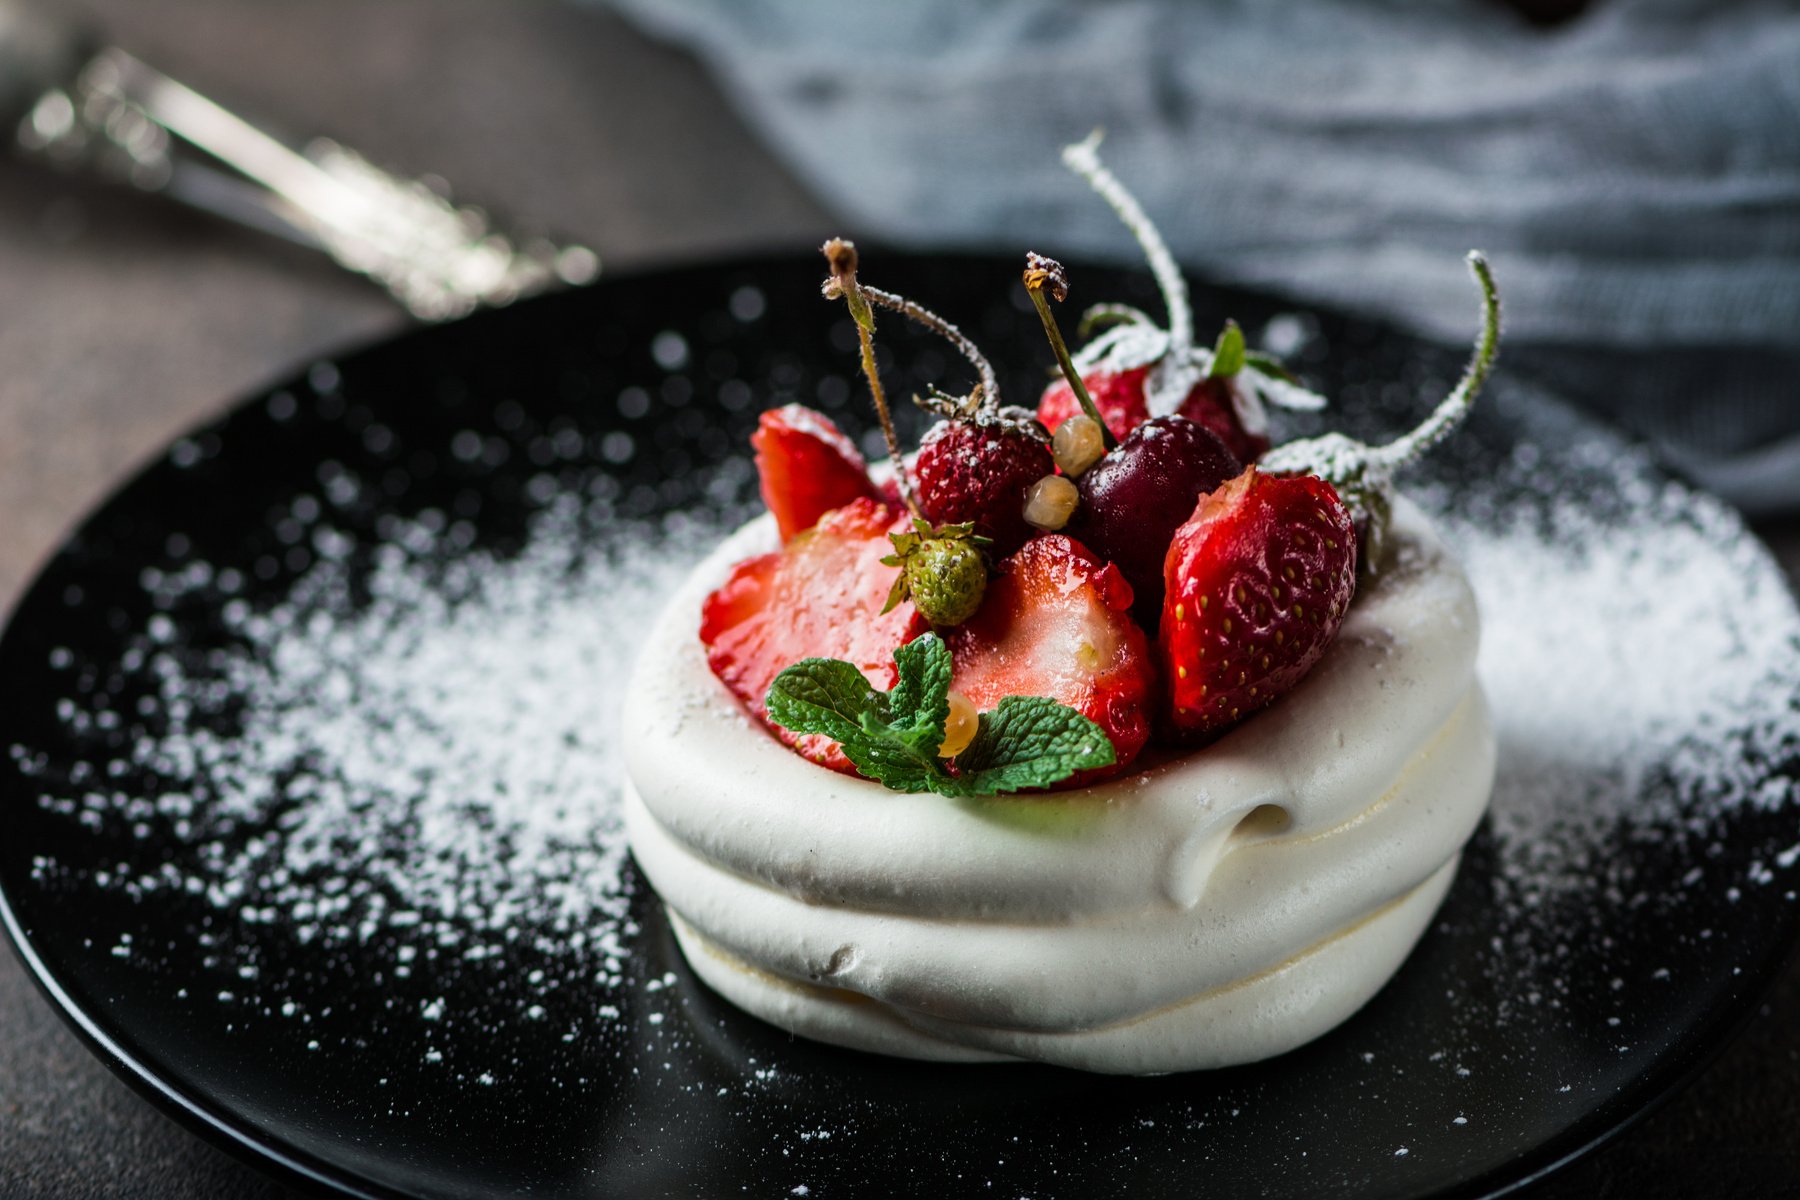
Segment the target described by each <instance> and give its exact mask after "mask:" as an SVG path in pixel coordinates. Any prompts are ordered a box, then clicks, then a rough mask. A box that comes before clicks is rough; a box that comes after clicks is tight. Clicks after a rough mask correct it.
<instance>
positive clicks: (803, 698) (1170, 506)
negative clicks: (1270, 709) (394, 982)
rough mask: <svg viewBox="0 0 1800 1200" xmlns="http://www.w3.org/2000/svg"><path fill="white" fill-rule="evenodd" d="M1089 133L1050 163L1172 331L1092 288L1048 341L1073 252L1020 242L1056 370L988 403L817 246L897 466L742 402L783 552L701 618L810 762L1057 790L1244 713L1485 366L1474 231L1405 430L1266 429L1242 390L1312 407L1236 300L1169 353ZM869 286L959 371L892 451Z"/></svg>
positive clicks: (1160, 247)
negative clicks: (1432, 395) (1468, 336)
mask: <svg viewBox="0 0 1800 1200" xmlns="http://www.w3.org/2000/svg"><path fill="white" fill-rule="evenodd" d="M1094 145H1095V143H1094V142H1093V141H1092V140H1090V141H1089V142H1087V143H1084V144H1082V145H1079V146H1072V147H1070V148H1069V149H1068V150H1067V151H1066V152H1065V154H1064V160H1065V161H1066V162H1068V163H1069V164H1070V165H1071V166H1072V167H1073V168H1074V169H1075V170H1077V171H1078V172H1080V173H1081V174H1082V175H1084V176H1085V177H1086V178H1087V179H1088V180H1089V182H1090V183H1092V184H1093V185H1094V187H1095V189H1096V190H1097V191H1099V192H1100V194H1101V195H1102V196H1104V197H1105V198H1106V199H1107V201H1108V202H1109V203H1110V204H1112V206H1113V207H1114V209H1115V210H1117V211H1118V213H1119V214H1120V216H1121V217H1122V218H1123V219H1124V220H1125V223H1126V224H1127V225H1128V226H1130V228H1131V229H1132V232H1133V233H1134V234H1136V235H1137V237H1138V240H1139V242H1140V243H1141V244H1142V245H1143V247H1144V251H1145V253H1146V255H1147V256H1148V257H1149V259H1150V264H1151V268H1152V270H1153V271H1154V273H1155V275H1156V278H1157V282H1158V284H1159V286H1160V287H1161V289H1162V292H1163V296H1164V299H1165V301H1166V303H1167V304H1168V309H1169V328H1168V329H1167V330H1163V329H1160V328H1158V327H1157V326H1156V325H1155V324H1154V322H1153V321H1152V320H1151V318H1150V317H1148V316H1147V315H1145V314H1144V313H1142V312H1140V311H1138V310H1136V309H1132V308H1127V307H1125V306H1122V305H1102V306H1099V307H1097V308H1096V309H1094V310H1092V311H1091V312H1090V314H1089V318H1088V320H1087V321H1084V322H1083V325H1084V328H1085V327H1086V326H1087V325H1088V324H1089V323H1091V322H1092V321H1094V320H1096V319H1098V320H1105V321H1110V322H1112V323H1114V325H1115V327H1114V328H1112V329H1110V330H1107V331H1106V332H1104V333H1102V334H1101V335H1100V336H1099V337H1097V338H1096V339H1095V340H1094V341H1093V342H1092V343H1090V345H1089V346H1088V348H1087V349H1086V350H1084V351H1083V353H1082V356H1081V357H1080V358H1079V359H1076V358H1072V357H1071V356H1070V354H1069V351H1068V347H1067V346H1066V345H1065V344H1064V343H1063V340H1062V333H1061V331H1060V329H1059V327H1058V325H1057V322H1056V318H1055V316H1054V315H1053V313H1052V311H1051V302H1052V301H1057V302H1060V301H1063V300H1066V299H1067V298H1068V291H1069V281H1068V273H1067V272H1066V271H1065V270H1064V269H1063V267H1062V265H1061V264H1060V263H1058V262H1056V261H1055V260H1054V259H1049V258H1045V257H1043V256H1041V255H1038V254H1030V255H1027V256H1026V265H1025V273H1024V282H1025V288H1026V292H1027V294H1028V295H1029V296H1030V298H1031V301H1032V304H1033V307H1034V308H1035V309H1036V310H1037V313H1038V317H1039V319H1040V320H1041V321H1042V323H1043V326H1044V332H1045V336H1046V337H1047V338H1048V340H1049V342H1050V346H1051V349H1052V351H1053V352H1054V353H1055V355H1056V359H1057V364H1058V366H1059V367H1060V368H1061V370H1062V375H1063V382H1062V383H1060V384H1058V385H1056V386H1054V387H1052V388H1051V389H1049V391H1047V392H1046V393H1045V395H1044V399H1043V402H1042V405H1041V407H1040V410H1039V411H1040V413H1041V414H1042V415H1043V417H1044V420H1043V421H1042V422H1040V421H1039V420H1038V419H1037V418H1036V417H1035V416H1034V415H1033V414H1032V413H1030V412H1027V411H1025V410H1023V409H1018V408H1008V407H1003V406H1002V405H1001V403H1000V387H999V382H998V379H997V377H996V374H995V372H994V369H993V367H992V366H991V365H990V364H989V363H988V361H987V359H986V358H985V357H983V356H982V354H981V352H980V351H979V350H978V349H976V347H975V346H974V344H973V343H971V342H970V341H969V339H968V338H967V337H965V336H963V334H962V332H961V331H960V330H958V329H957V328H956V326H954V325H952V324H950V323H949V322H948V321H945V320H944V319H943V318H942V317H940V316H938V315H937V314H936V313H933V312H931V311H930V310H929V309H926V308H924V307H923V306H921V305H919V304H917V303H915V302H914V301H912V300H909V299H907V298H905V297H903V296H898V295H895V294H893V293H891V292H884V291H881V290H880V289H878V288H872V287H868V286H866V285H864V284H862V283H860V282H859V281H858V279H857V256H856V249H855V247H854V246H852V245H851V244H850V243H849V242H846V241H842V240H833V241H830V242H827V243H826V244H825V247H824V252H825V257H826V260H827V261H828V262H829V264H830V267H831V277H830V278H829V279H828V280H827V281H826V282H825V285H824V293H825V295H826V297H827V298H828V299H833V300H842V301H844V302H845V304H846V305H847V306H848V308H849V310H850V314H851V316H852V318H853V320H854V321H855V323H856V329H857V337H858V341H859V343H860V346H861V351H862V366H863V373H864V375H865V377H866V378H867V380H868V384H869V393H870V396H871V398H872V399H873V401H874V404H875V411H876V414H877V416H878V417H879V418H880V420H881V427H882V433H883V435H884V437H885V438H886V440H887V449H888V455H889V458H890V461H891V463H892V465H893V468H894V469H893V471H892V473H891V475H890V476H889V477H887V478H885V479H884V480H883V481H882V482H881V483H879V484H877V483H876V482H874V481H872V479H871V477H870V475H869V471H868V468H867V466H866V465H865V464H864V462H863V460H862V458H861V456H860V455H858V453H857V451H856V448H855V446H854V445H852V444H851V442H850V441H849V439H847V438H846V437H844V435H843V434H842V433H841V432H839V430H838V429H837V427H836V426H834V425H833V424H832V423H831V422H830V421H829V420H828V419H826V418H825V417H824V416H822V415H820V414H818V413H815V412H812V411H811V410H809V409H806V408H803V407H801V406H799V405H788V406H786V407H785V408H780V409H776V410H775V411H773V412H770V413H766V414H764V416H763V418H762V421H761V424H760V425H759V427H758V429H757V432H756V434H755V435H754V437H753V438H752V442H753V444H754V445H755V447H756V462H757V469H758V471H759V473H760V476H761V480H762V490H763V497H764V499H765V500H766V501H767V503H768V506H769V508H770V510H771V512H773V513H774V515H775V518H776V523H777V525H778V527H779V528H780V530H781V534H782V538H783V541H784V545H783V548H782V549H781V550H779V551H777V552H776V553H773V554H765V555H762V556H760V557H757V558H752V559H749V560H747V561H745V562H742V563H739V564H738V565H737V566H736V567H735V568H733V570H732V572H731V575H730V577H729V578H728V579H727V580H726V582H725V584H724V585H723V586H721V587H720V588H719V589H718V590H717V591H715V592H713V593H712V594H711V595H710V596H708V597H707V598H706V601H705V604H704V607H703V611H702V617H701V629H700V637H701V640H702V641H703V642H704V644H705V646H706V652H707V661H708V663H709V664H710V665H711V667H712V670H713V672H714V674H716V675H717V676H718V677H719V678H720V679H721V680H722V681H724V683H725V684H726V686H727V687H728V688H730V690H731V691H732V692H733V693H734V694H736V695H737V697H738V698H739V699H740V700H742V701H743V703H744V705H745V707H746V708H747V709H749V711H750V712H751V713H753V714H754V715H756V716H757V717H758V718H760V719H762V720H764V721H766V722H768V723H769V724H770V725H771V726H772V727H773V729H774V732H775V734H776V736H778V737H779V738H780V739H781V740H782V741H784V742H787V743H788V744H789V745H791V746H793V747H794V748H795V749H797V750H798V751H799V752H800V753H801V754H803V755H805V756H806V757H808V758H811V759H813V760H814V761H816V762H819V763H822V764H824V765H826V766H829V767H832V768H834V769H836V770H839V771H845V772H855V773H859V774H861V775H863V776H865V777H867V778H869V779H873V780H876V781H878V782H880V783H882V784H884V785H885V786H887V787H889V788H893V789H896V790H900V791H933V792H938V793H940V794H943V795H946V796H981V795H993V794H996V793H1001V792H1016V791H1022V790H1031V789H1040V788H1046V787H1068V786H1079V785H1082V784H1087V783H1091V782H1095V781H1097V780H1100V779H1104V778H1107V777H1109V776H1112V775H1115V774H1117V773H1119V772H1121V771H1123V770H1125V769H1126V768H1127V767H1129V766H1130V765H1131V763H1132V762H1133V761H1134V760H1135V759H1136V758H1137V756H1138V754H1139V753H1140V751H1142V749H1143V748H1144V746H1145V745H1146V743H1147V742H1148V741H1149V739H1150V737H1151V734H1152V732H1153V726H1154V727H1155V730H1156V731H1159V732H1161V733H1162V735H1163V736H1164V738H1165V739H1166V740H1168V741H1170V742H1192V741H1194V740H1198V739H1204V738H1208V737H1211V736H1215V735H1217V734H1218V733H1219V732H1221V731H1222V730H1224V729H1226V728H1228V727H1229V726H1231V725H1233V724H1235V723H1237V722H1238V721H1241V720H1243V719H1244V718H1246V717H1248V716H1250V715H1251V714H1252V713H1255V712H1257V711H1258V710H1260V709H1262V708H1265V707H1267V706H1268V705H1269V704H1271V703H1273V702H1274V701H1275V700H1277V699H1279V698H1280V697H1281V696H1282V695H1284V694H1286V693H1287V692H1289V691H1291V690H1292V689H1293V688H1294V687H1295V686H1296V685H1297V684H1298V683H1299V682H1300V681H1301V679H1303V678H1304V677H1305V675H1306V673H1307V672H1308V671H1310V670H1311V669H1312V668H1313V666H1314V665H1315V664H1317V663H1318V662H1319V660H1320V659H1321V658H1322V657H1323V656H1324V655H1325V653H1326V651H1327V649H1328V648H1329V647H1330V645H1331V642H1332V641H1333V639H1334V638H1335V637H1336V636H1337V634H1338V630H1339V628H1340V626H1341V625H1342V624H1343V621H1344V617H1345V614H1346V613H1347V611H1348V610H1349V607H1350V603H1351V601H1352V598H1353V597H1354V595H1355V592H1356V587H1357V581H1358V572H1359V570H1362V571H1370V572H1372V571H1373V570H1375V569H1376V568H1377V567H1378V565H1379V563H1380V560H1381V554H1382V537H1383V533H1384V530H1385V528H1386V524H1387V520H1388V513H1389V507H1390V503H1391V489H1392V481H1393V477H1394V475H1395V473H1396V472H1397V471H1399V470H1400V469H1401V468H1402V467H1404V466H1406V465H1407V464H1408V463H1410V462H1412V461H1413V460H1414V459H1416V458H1417V457H1419V455H1421V454H1423V453H1424V452H1425V451H1426V450H1427V449H1429V448H1430V447H1431V446H1433V445H1435V444H1436V443H1437V442H1438V441H1439V440H1441V439H1442V438H1443V437H1445V436H1446V435H1447V434H1448V433H1449V432H1450V431H1451V430H1452V429H1453V428H1455V426H1456V425H1457V424H1458V423H1460V422H1461V421H1462V419H1463V418H1464V416H1465V415H1466V414H1467V412H1468V410H1469V407H1470V405H1471V404H1472V402H1473V400H1474V398H1475V395H1476V393H1477V392H1478V391H1479V390H1480V388H1481V386H1482V383H1483V382H1484V381H1485V379H1486V378H1487V375H1488V372H1489V371H1490V369H1491V367H1492V365H1493V362H1494V357H1495V354H1496V352H1497V347H1498V339H1499V320H1500V310H1499V298H1498V296H1497V294H1496V292H1495V290H1494V281H1493V277H1492V275H1491V273H1490V272H1489V270H1488V265H1487V262H1486V260H1485V259H1484V258H1483V257H1482V256H1481V255H1480V254H1478V253H1471V254H1470V256H1469V265H1470V268H1471V269H1472V270H1473V272H1474V274H1475V278H1476V281H1477V282H1478V283H1479V285H1480V287H1481V293H1482V331H1481V335H1480V338H1479V339H1478V341H1477V343H1476V347H1475V351H1474V354H1473V356H1472V358H1471V360H1470V362H1469V365H1468V367H1467V368H1466V369H1465V371H1464V373H1463V377H1462V379H1461V380H1460V381H1459V382H1458V384H1457V386H1456V388H1455V389H1454V390H1453V391H1452V392H1451V393H1450V395H1449V396H1448V397H1446V398H1445V399H1444V401H1443V402H1442V403H1440V404H1439V405H1438V406H1437V408H1436V409H1435V410H1434V411H1433V412H1432V413H1431V415H1430V416H1428V417H1427V418H1426V420H1425V421H1424V422H1423V423H1422V424H1421V425H1420V426H1419V427H1418V428H1417V429H1415V430H1414V431H1413V432H1411V433H1410V434H1407V435H1405V436H1404V437H1401V438H1399V439H1397V440H1396V441H1394V442H1392V443H1391V444H1389V445H1386V446H1368V445H1364V444H1363V443H1361V442H1357V441H1354V440H1352V439H1350V438H1347V437H1344V436H1343V435H1341V434H1327V435H1325V436H1323V437H1317V438H1312V439H1308V440H1305V441H1299V442H1290V443H1288V444H1286V445H1283V446H1278V447H1276V448H1274V449H1268V439H1267V436H1266V432H1265V429H1266V424H1265V421H1264V415H1263V402H1264V400H1270V401H1271V402H1275V403H1280V404H1284V405H1287V406H1289V407H1295V408H1310V407H1317V406H1318V405H1320V404H1322V403H1323V401H1321V400H1319V398H1318V397H1316V396H1314V395H1312V394H1311V393H1310V392H1306V391H1304V390H1303V389H1301V388H1300V387H1299V386H1298V385H1297V384H1295V383H1294V382H1293V381H1292V377H1291V376H1288V375H1287V374H1286V372H1285V371H1284V370H1283V369H1282V368H1281V366H1280V364H1278V363H1276V362H1274V361H1273V360H1271V359H1269V358H1267V357H1266V356H1263V355H1259V354H1257V353H1255V352H1253V351H1251V350H1250V349H1249V348H1248V347H1247V346H1246V345H1245V342H1244V335H1243V333H1242V331H1241V330H1240V329H1239V328H1238V327H1237V325H1236V324H1235V323H1234V322H1227V323H1226V325H1225V329H1224V331H1223V332H1222V333H1221V334H1220V335H1219V338H1218V341H1217V342H1216V343H1215V344H1214V345H1213V346H1212V347H1211V348H1210V349H1203V348H1200V347H1196V346H1194V345H1192V334H1193V320H1192V315H1191V313H1190V312H1189V309H1188V301H1187V291H1186V285H1185V284H1184V283H1183V282H1182V280H1181V276H1180V272H1179V271H1178V270H1176V268H1175V264H1174V262H1173V260H1172V259H1171V258H1170V257H1169V253H1168V249H1167V247H1166V246H1165V245H1164V244H1163V242H1162V239H1161V238H1160V236H1158V235H1157V233H1156V231H1155V229H1154V228H1153V227H1152V226H1151V225H1150V223H1149V221H1148V219H1147V218H1146V217H1145V216H1144V214H1143V211H1142V210H1141V209H1140V208H1139V207H1138V206H1137V202H1136V201H1135V200H1133V199H1132V198H1131V196H1130V194H1129V193H1127V192H1126V191H1125V189H1124V188H1123V187H1122V186H1120V184H1119V183H1118V181H1117V180H1116V179H1115V178H1113V176H1112V175H1111V173H1110V172H1108V171H1107V170H1106V169H1105V168H1104V167H1103V166H1101V165H1100V161H1099V158H1098V156H1097V155H1096V154H1095V151H1094ZM877 307H880V308H885V309H889V310H891V311H893V312H896V313H899V314H901V315H903V316H905V317H907V318H908V319H909V320H912V321H916V322H918V323H919V324H921V325H924V326H925V327H927V328H929V329H931V330H933V331H935V332H936V333H938V334H939V335H940V336H942V337H943V338H945V339H946V340H948V341H949V342H950V343H951V344H952V345H954V346H955V347H956V348H957V349H958V350H959V351H960V352H961V353H962V354H963V356H964V357H965V358H966V359H967V360H968V362H969V363H970V365H971V366H972V367H973V368H974V370H975V373H976V376H977V380H976V382H975V383H974V385H973V386H972V387H971V389H970V390H969V392H968V393H967V394H966V395H962V396H956V395H951V394H949V393H948V392H944V391H941V390H938V389H936V388H934V389H932V391H931V394H930V395H928V396H925V397H923V398H921V397H917V396H915V397H914V401H915V403H917V404H919V405H920V406H921V407H923V408H925V409H927V410H928V411H930V412H933V413H936V414H937V415H939V416H940V417H942V418H943V419H942V420H941V421H939V422H938V423H937V424H936V425H935V426H933V427H932V429H931V430H930V431H929V432H928V433H927V434H926V436H925V438H924V440H923V442H922V444H921V445H920V448H919V452H918V454H917V455H916V456H915V458H914V460H913V462H911V463H910V464H908V463H907V462H906V461H905V459H904V458H903V457H902V456H901V449H900V443H899V438H898V435H897V433H896V430H895V427H894V422H893V420H892V414H891V413H890V411H889V409H888V405H887V399H886V396H885V394H884V392H883V390H882V385H881V378H880V375H879V373H878V371H877V370H876V364H875V354H874V341H873V336H874V329H875V316H874V310H875V309H876V308H877ZM1046 424H1048V425H1050V426H1052V427H1053V428H1054V433H1052V432H1051V431H1050V430H1048V429H1046V428H1045V425H1046ZM1258 456H1260V457H1258ZM1252 463H1253V465H1246V464H1252ZM901 507H904V508H905V510H906V512H905V513H904V514H902V513H899V512H898V511H897V510H898V509H900V508H901ZM996 559H997V560H999V561H998V564H997V566H996V565H994V563H995V560H996ZM934 626H935V627H936V628H937V629H938V630H940V631H941V633H939V632H933V627H934ZM1146 629H1154V630H1155V631H1156V645H1155V646H1154V648H1153V647H1152V646H1151V645H1150V639H1149V638H1147V637H1146V636H1145V630H1146ZM952 682H954V683H955V684H956V690H955V691H954V692H952V691H951V690H950V685H951V683H952Z"/></svg>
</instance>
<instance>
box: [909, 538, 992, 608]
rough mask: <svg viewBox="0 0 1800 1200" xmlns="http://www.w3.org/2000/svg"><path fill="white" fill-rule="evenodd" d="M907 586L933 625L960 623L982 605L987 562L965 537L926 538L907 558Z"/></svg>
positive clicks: (916, 604) (915, 601)
mask: <svg viewBox="0 0 1800 1200" xmlns="http://www.w3.org/2000/svg"><path fill="white" fill-rule="evenodd" d="M906 586H907V589H908V590H909V591H911V592H912V599H913V604H914V606H915V607H917V608H918V610H919V613H920V615H922V616H923V617H924V618H925V619H926V620H927V621H930V622H931V623H932V624H933V625H961V624H962V623H963V622H964V621H966V620H968V619H969V618H970V617H972V616H974V615H975V610H976V609H978V608H980V607H981V597H982V593H984V592H986V591H987V564H986V563H985V562H983V561H982V560H981V551H980V550H977V549H976V548H975V546H974V545H973V544H972V543H971V542H970V541H969V540H968V539H967V538H927V539H925V541H923V542H922V543H920V545H919V548H918V549H917V550H915V551H914V552H913V553H912V554H911V555H910V556H909V557H908V558H907V560H906Z"/></svg>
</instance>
